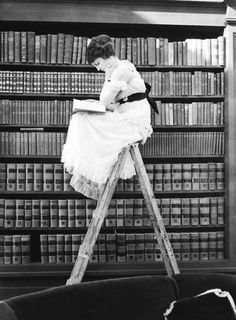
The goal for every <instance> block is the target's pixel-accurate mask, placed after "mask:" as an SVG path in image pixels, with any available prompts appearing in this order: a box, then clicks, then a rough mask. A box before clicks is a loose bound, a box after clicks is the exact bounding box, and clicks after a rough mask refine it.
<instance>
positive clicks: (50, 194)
mask: <svg viewBox="0 0 236 320" xmlns="http://www.w3.org/2000/svg"><path fill="white" fill-rule="evenodd" d="M154 193H155V195H156V196H169V197H176V196H179V195H183V196H191V195H194V196H204V195H205V196H209V195H211V196H214V195H222V194H224V190H207V191H200V190H192V191H185V190H182V191H177V190H175V191H174V194H173V191H160V192H154ZM38 195H40V196H41V197H42V198H48V197H53V196H57V197H61V196H62V197H63V196H74V197H75V196H76V198H78V199H80V198H81V199H84V198H85V197H84V196H83V195H80V194H79V195H78V193H77V192H75V191H51V192H50V191H34V192H31V191H23V192H21V191H17V197H19V198H22V197H25V196H29V197H34V196H38ZM130 195H132V197H134V198H137V197H142V192H141V191H116V192H115V193H114V197H116V196H117V197H118V196H119V197H122V198H123V197H128V198H130ZM2 196H3V197H12V196H13V197H15V191H3V192H2Z"/></svg>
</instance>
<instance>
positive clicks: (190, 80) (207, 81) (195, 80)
mask: <svg viewBox="0 0 236 320" xmlns="http://www.w3.org/2000/svg"><path fill="white" fill-rule="evenodd" d="M140 74H141V76H142V78H143V79H144V80H145V82H148V83H149V84H150V85H151V86H152V90H151V94H153V95H154V96H160V95H161V96H166V95H168V96H169V95H170V96H189V95H197V96H199V95H201V96H202V95H206V96H211V95H223V94H224V73H223V72H208V71H193V72H191V71H188V72H187V71H186V72H184V71H180V72H177V71H166V72H163V71H154V72H148V71H143V72H140Z"/></svg>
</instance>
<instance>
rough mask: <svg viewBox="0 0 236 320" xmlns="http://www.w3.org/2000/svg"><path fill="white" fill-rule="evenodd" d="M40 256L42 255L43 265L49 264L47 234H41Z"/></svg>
mask: <svg viewBox="0 0 236 320" xmlns="http://www.w3.org/2000/svg"><path fill="white" fill-rule="evenodd" d="M40 254H41V263H48V262H49V253H48V236H47V235H46V234H40Z"/></svg>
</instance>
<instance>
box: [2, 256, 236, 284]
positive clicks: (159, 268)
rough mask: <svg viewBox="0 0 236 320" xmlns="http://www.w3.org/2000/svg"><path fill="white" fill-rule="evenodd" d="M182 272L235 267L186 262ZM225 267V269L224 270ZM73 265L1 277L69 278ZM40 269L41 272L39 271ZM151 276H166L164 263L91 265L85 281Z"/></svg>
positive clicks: (24, 269)
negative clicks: (101, 278)
mask: <svg viewBox="0 0 236 320" xmlns="http://www.w3.org/2000/svg"><path fill="white" fill-rule="evenodd" d="M179 266H180V270H181V272H183V273H185V272H190V273H191V272H194V271H195V272H199V268H200V267H201V271H200V272H205V273H206V272H222V273H235V266H234V265H231V266H229V263H228V261H227V260H226V259H223V260H221V261H216V260H212V261H204V260H202V261H201V262H194V267H193V266H192V262H189V261H185V262H179ZM222 266H223V268H222ZM72 267H73V265H72V264H71V263H65V264H64V265H62V264H61V265H57V264H51V265H50V264H45V265H44V264H40V263H30V264H28V265H18V266H17V265H11V266H4V267H2V271H1V272H0V276H1V277H3V278H8V277H14V278H22V277H23V278H24V277H27V279H29V278H33V277H39V278H41V279H42V278H44V277H48V276H50V277H53V278H61V277H65V280H66V277H68V276H69V275H70V272H71V268H72ZM39 269H40V271H39ZM143 274H144V275H145V274H146V275H150V274H166V271H165V269H164V268H163V263H162V262H156V263H138V262H134V263H105V264H104V263H99V264H98V263H91V264H89V265H88V269H87V272H86V275H85V279H87V278H89V277H91V278H94V277H104V276H105V277H109V276H113V277H114V276H115V277H117V276H135V275H143Z"/></svg>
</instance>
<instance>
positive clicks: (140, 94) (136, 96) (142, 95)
mask: <svg viewBox="0 0 236 320" xmlns="http://www.w3.org/2000/svg"><path fill="white" fill-rule="evenodd" d="M145 98H147V93H146V92H137V93H133V94H131V95H130V96H128V97H125V98H122V99H120V100H118V101H117V102H118V103H119V104H123V103H126V102H134V101H140V100H143V99H145Z"/></svg>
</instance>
